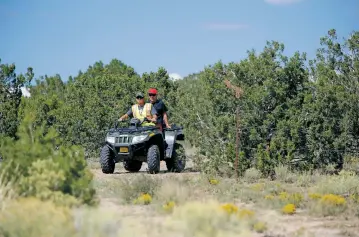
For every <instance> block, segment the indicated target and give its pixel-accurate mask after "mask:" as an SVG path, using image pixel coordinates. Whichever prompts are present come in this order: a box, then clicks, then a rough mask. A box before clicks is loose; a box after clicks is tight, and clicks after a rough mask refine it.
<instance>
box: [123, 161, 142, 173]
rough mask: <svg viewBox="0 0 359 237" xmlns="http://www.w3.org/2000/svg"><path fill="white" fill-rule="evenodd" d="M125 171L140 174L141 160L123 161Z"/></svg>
mask: <svg viewBox="0 0 359 237" xmlns="http://www.w3.org/2000/svg"><path fill="white" fill-rule="evenodd" d="M123 166H124V168H125V170H127V171H130V172H138V171H140V169H141V167H142V161H139V160H126V161H123Z"/></svg>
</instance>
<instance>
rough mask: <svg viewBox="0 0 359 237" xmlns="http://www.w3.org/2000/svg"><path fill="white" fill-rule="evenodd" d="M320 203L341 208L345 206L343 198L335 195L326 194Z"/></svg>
mask: <svg viewBox="0 0 359 237" xmlns="http://www.w3.org/2000/svg"><path fill="white" fill-rule="evenodd" d="M320 202H321V203H323V204H327V205H335V206H341V205H345V203H346V201H345V198H344V197H342V196H339V195H335V194H326V195H324V196H323V197H322V198H321V199H320Z"/></svg>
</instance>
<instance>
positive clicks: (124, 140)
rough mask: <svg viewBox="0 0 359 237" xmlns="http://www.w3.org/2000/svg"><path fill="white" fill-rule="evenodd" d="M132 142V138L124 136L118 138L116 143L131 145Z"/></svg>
mask: <svg viewBox="0 0 359 237" xmlns="http://www.w3.org/2000/svg"><path fill="white" fill-rule="evenodd" d="M131 141H132V137H131V136H127V135H122V136H119V137H117V138H116V143H124V144H129V143H131Z"/></svg>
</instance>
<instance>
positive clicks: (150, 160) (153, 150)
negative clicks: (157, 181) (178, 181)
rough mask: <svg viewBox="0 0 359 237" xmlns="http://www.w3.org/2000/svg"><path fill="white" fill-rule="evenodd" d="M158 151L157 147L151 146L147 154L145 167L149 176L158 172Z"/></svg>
mask: <svg viewBox="0 0 359 237" xmlns="http://www.w3.org/2000/svg"><path fill="white" fill-rule="evenodd" d="M160 155H161V154H160V149H159V148H158V146H157V145H152V146H150V148H149V149H148V152H147V165H148V171H149V173H150V174H157V173H158V172H160Z"/></svg>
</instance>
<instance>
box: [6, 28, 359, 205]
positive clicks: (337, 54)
mask: <svg viewBox="0 0 359 237" xmlns="http://www.w3.org/2000/svg"><path fill="white" fill-rule="evenodd" d="M319 40H320V44H321V47H320V48H319V49H318V50H317V54H316V57H315V58H314V59H310V60H308V59H307V57H306V53H305V52H295V53H294V54H293V55H291V56H285V55H284V48H285V47H284V44H282V43H280V42H276V41H268V42H267V43H266V45H265V47H264V48H263V49H262V50H261V51H260V52H257V51H255V50H249V51H248V52H247V57H246V58H245V59H243V60H241V61H240V62H236V63H235V62H231V63H228V64H224V63H222V62H221V61H218V62H216V63H215V64H213V65H208V66H206V67H205V68H204V69H203V70H202V71H201V72H199V73H195V74H191V75H189V76H187V77H185V78H183V79H182V80H176V81H174V80H171V79H170V78H169V75H168V72H167V71H166V69H165V68H163V67H161V68H159V69H158V70H157V71H156V72H149V73H144V74H142V75H140V74H138V73H137V72H136V71H135V69H134V68H133V67H131V66H129V65H126V64H125V63H124V62H122V61H121V60H118V59H113V60H112V61H111V62H110V63H108V64H103V63H102V62H101V61H99V62H96V63H94V64H93V65H90V66H89V67H88V69H87V70H86V71H85V72H82V71H80V72H79V73H78V74H77V75H76V76H74V77H70V78H69V79H68V80H67V81H66V82H64V81H63V80H62V78H61V76H60V75H54V76H42V77H39V78H36V79H35V78H34V73H33V69H32V68H28V72H27V73H25V74H24V75H23V74H20V75H17V74H16V67H15V64H6V63H2V62H1V61H0V93H1V95H0V137H1V143H0V155H1V156H2V157H3V159H4V162H3V163H4V164H7V165H2V167H12V168H11V169H10V168H7V170H12V172H10V171H8V173H9V174H12V175H9V177H8V178H9V179H10V178H13V177H14V172H15V171H14V170H15V168H16V167H17V169H20V170H21V169H22V171H21V172H22V174H21V176H22V177H25V178H26V179H28V178H29V177H31V176H32V175H33V174H32V172H33V171H34V170H37V172H38V173H41V172H42V171H41V170H42V168H41V165H40V164H38V165H39V167H37V168H34V167H35V166H36V164H37V163H36V162H38V160H39V159H41V160H43V161H42V162H45V163H43V164H42V165H43V166H44V167H43V169H45V170H46V169H47V170H48V169H55V170H56V169H57V170H61V169H60V168H56V167H58V166H57V165H54V164H53V163H54V162H55V163H56V162H58V163H59V165H60V166H61V165H62V166H64V164H63V163H62V162H63V161H59V160H61V159H62V160H67V162H69V164H68V165H67V168H66V169H65V171H63V172H64V173H63V174H62V173H61V172H60V173H61V175H63V177H66V175H65V174H66V172H70V173H71V172H75V170H76V169H77V170H79V169H80V168H81V169H84V170H85V168H84V167H85V165H84V164H85V163H83V160H84V158H97V157H98V154H99V148H100V146H101V145H102V143H103V141H104V137H105V134H106V131H107V129H108V128H109V127H110V126H112V125H113V123H114V121H115V120H116V119H117V118H118V117H119V115H120V114H124V113H125V112H126V111H127V110H128V108H129V106H130V105H131V104H133V103H134V102H135V100H134V95H135V93H136V92H137V91H143V92H145V91H147V89H148V88H149V87H156V88H158V90H159V92H160V94H161V98H162V99H163V100H164V102H165V103H166V105H167V106H168V107H169V119H170V122H171V123H176V124H179V125H183V126H184V134H185V137H186V140H187V141H189V142H190V143H191V145H193V146H195V147H196V148H197V150H198V153H197V154H196V155H195V157H194V161H195V164H196V166H197V168H198V169H200V170H201V171H203V172H212V173H217V174H221V173H228V171H230V172H234V169H235V167H234V159H235V157H236V135H237V134H236V131H237V130H236V121H237V120H236V119H237V118H236V110H237V109H238V110H239V119H240V120H239V121H240V129H239V134H240V135H239V141H240V146H239V147H240V148H239V170H238V172H239V173H240V174H242V173H243V172H244V171H245V170H246V169H248V168H250V167H255V168H257V169H259V170H261V171H262V172H263V173H264V174H266V173H270V172H271V171H272V170H273V169H274V167H276V166H278V165H279V164H286V165H290V166H291V167H293V168H295V169H298V170H314V169H317V168H321V167H323V166H325V165H328V164H334V165H335V166H336V167H338V168H340V167H341V166H342V165H343V162H344V160H345V159H353V158H356V157H358V151H359V146H358V145H359V144H358V142H359V140H358V137H359V32H358V31H354V32H353V33H352V34H350V35H349V36H348V37H347V38H345V39H343V40H340V39H339V37H338V35H337V33H336V30H334V29H331V30H329V31H328V34H327V35H326V36H323V37H322V38H320V39H319ZM33 80H35V83H34V85H30V83H31V82H33ZM225 82H230V84H232V85H234V86H237V87H240V88H241V90H242V92H243V94H242V96H241V97H240V98H239V99H238V98H236V96H235V92H234V91H233V90H232V89H231V88H229V87H228V83H225ZM24 86H26V87H28V88H30V93H31V97H29V98H26V97H23V96H22V93H21V89H20V88H21V87H24ZM55 141H56V142H55ZM29 144H33V145H32V146H30V145H29ZM42 147H47V148H46V149H42ZM24 149H26V150H24ZM36 149H38V151H37V150H36ZM29 150H31V151H33V152H29ZM40 151H41V152H40ZM59 151H61V152H62V153H61V152H60V153H61V155H59ZM75 154H76V155H75ZM81 154H82V155H81ZM58 156H60V157H62V158H59V157H58ZM49 157H50V158H51V159H53V161H54V162H52V163H51V162H50V163H46V162H49V161H48V160H49ZM55 157H57V158H55ZM71 157H72V158H71ZM11 162H12V163H11ZM19 166H20V167H19ZM60 166H59V167H60ZM30 167H32V168H31V169H30ZM79 167H80V168H79ZM3 169H5V168H3ZM40 171H41V172H40ZM78 172H80V173H81V172H82V171H78ZM59 175H60V174H59ZM19 179H20V178H19ZM63 179H64V180H65V181H64V184H63V186H62V191H64V192H65V193H68V194H71V195H73V196H76V197H80V196H81V197H83V200H90V199H91V198H89V196H91V195H92V191H91V190H87V191H81V192H77V191H76V190H77V189H76V188H73V190H72V189H71V188H70V186H71V184H72V183H74V182H75V183H76V182H77V183H78V185H80V186H81V185H83V184H84V183H86V182H89V180H91V175H90V174H87V173H86V172H85V171H84V173H83V174H79V175H78V179H77V180H76V178H73V179H74V180H72V181H71V182H70V181H68V180H67V181H66V179H67V178H63ZM22 182H23V183H26V182H28V181H26V182H25V181H22ZM66 182H67V183H66ZM51 185H52V184H48V186H49V187H48V189H51V187H52V186H51ZM75 186H76V185H75ZM57 187H59V186H57ZM52 188H53V187H52ZM60 189H61V188H60ZM24 190H25V191H26V188H25V189H23V190H22V192H25V191H24ZM71 190H72V191H71ZM84 192H85V193H86V195H85V193H84Z"/></svg>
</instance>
